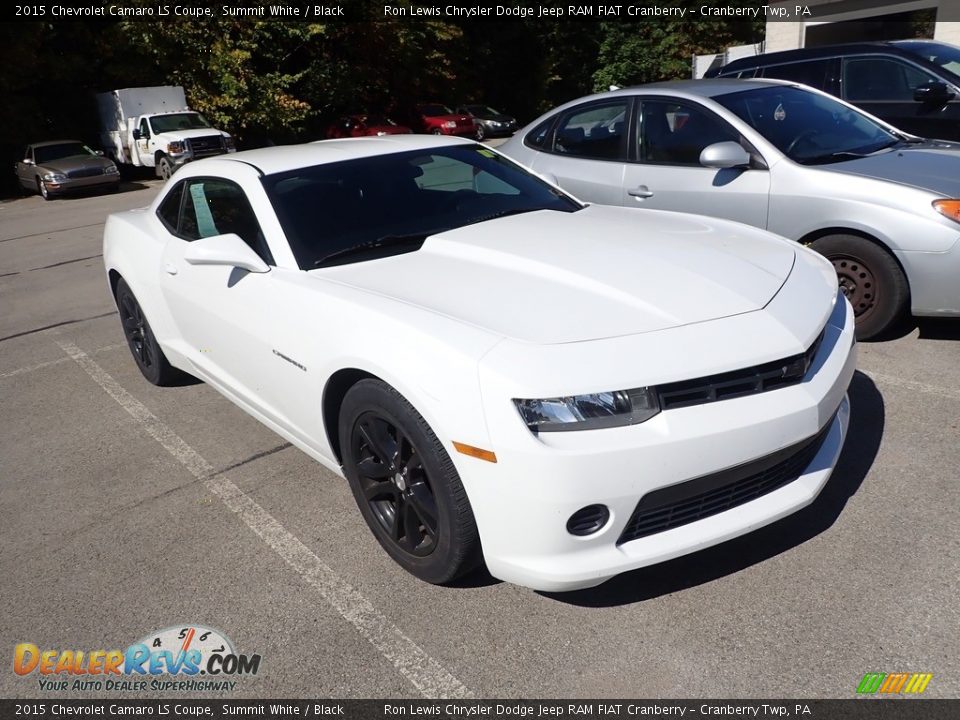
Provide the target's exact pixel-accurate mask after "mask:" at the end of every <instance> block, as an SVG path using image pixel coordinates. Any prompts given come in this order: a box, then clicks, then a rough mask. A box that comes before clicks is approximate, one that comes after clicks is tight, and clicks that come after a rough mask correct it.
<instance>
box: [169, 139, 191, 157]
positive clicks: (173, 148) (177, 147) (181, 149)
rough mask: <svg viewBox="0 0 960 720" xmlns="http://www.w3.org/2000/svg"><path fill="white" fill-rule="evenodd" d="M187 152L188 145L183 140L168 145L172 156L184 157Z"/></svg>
mask: <svg viewBox="0 0 960 720" xmlns="http://www.w3.org/2000/svg"><path fill="white" fill-rule="evenodd" d="M186 151H187V144H186V143H185V142H184V141H183V140H174V141H173V142H172V143H168V144H167V152H168V153H170V154H171V155H182V154H183V153H185V152H186Z"/></svg>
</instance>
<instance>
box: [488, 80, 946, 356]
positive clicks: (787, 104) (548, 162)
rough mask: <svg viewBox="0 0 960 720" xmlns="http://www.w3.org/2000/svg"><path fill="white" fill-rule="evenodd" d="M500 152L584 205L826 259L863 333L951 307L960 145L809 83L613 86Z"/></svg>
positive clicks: (550, 117) (557, 112) (537, 124)
mask: <svg viewBox="0 0 960 720" xmlns="http://www.w3.org/2000/svg"><path fill="white" fill-rule="evenodd" d="M498 149H499V150H501V151H502V152H504V153H505V154H506V155H508V156H510V157H512V158H513V159H515V160H517V161H518V162H520V163H522V164H523V165H526V166H527V167H529V168H531V169H533V170H534V171H536V172H538V173H540V174H541V175H543V176H544V177H546V178H547V179H548V180H550V181H552V182H554V183H556V184H557V185H559V186H561V187H563V188H564V189H565V190H567V191H569V192H571V193H573V194H574V195H577V196H578V197H580V198H581V199H582V200H587V201H590V202H595V203H599V204H607V205H625V206H628V207H636V208H656V209H660V210H679V211H683V212H696V213H702V214H704V215H712V216H715V217H722V218H728V219H732V220H738V221H740V222H743V223H747V224H750V225H755V226H757V227H761V228H766V229H768V230H771V231H773V232H775V233H778V234H779V235H783V236H785V237H788V238H791V239H793V240H796V241H798V242H801V243H804V244H806V245H810V246H811V247H812V248H814V249H815V250H817V251H819V252H820V253H822V254H823V255H825V256H826V257H828V258H829V259H830V260H831V261H832V262H833V265H834V267H835V268H836V270H837V274H838V275H839V277H840V284H841V287H842V289H843V291H844V293H845V294H846V295H847V297H848V298H849V299H850V302H851V303H852V304H853V307H854V311H855V313H856V317H857V334H858V336H859V337H861V338H868V337H872V336H875V335H878V334H880V333H882V332H884V331H885V330H887V329H888V328H890V326H891V325H893V324H894V323H895V322H896V321H897V320H898V319H899V318H900V317H901V316H902V315H904V314H906V313H907V312H908V311H909V312H911V313H912V314H914V315H929V316H960V279H958V278H960V144H957V143H947V142H943V141H933V140H924V139H921V138H916V137H913V136H911V135H908V134H905V133H902V132H900V131H898V130H896V129H895V128H893V127H892V126H890V125H888V124H886V123H884V122H883V121H881V120H878V119H876V118H874V117H873V116H871V115H867V114H865V113H863V112H861V111H859V110H857V109H856V108H854V107H853V106H851V105H848V104H847V103H844V102H842V101H839V100H837V99H835V98H833V97H831V96H829V95H826V94H824V93H821V92H819V91H816V90H812V89H810V88H807V87H805V86H802V85H796V84H793V83H785V82H779V81H770V80H728V79H721V80H699V81H676V82H668V83H657V84H653V85H645V86H642V87H636V88H629V89H624V90H617V91H613V92H609V93H602V94H599V95H593V96H590V97H586V98H581V99H579V100H575V101H573V102H570V103H567V104H566V105H563V106H561V107H559V108H556V109H554V110H552V111H550V112H549V113H547V114H545V115H543V116H542V117H540V118H538V119H537V120H535V121H534V122H533V123H531V124H530V125H529V126H527V127H526V128H524V129H523V130H521V131H520V132H518V133H517V134H516V135H515V136H514V137H513V138H512V139H511V140H509V141H507V142H506V143H505V144H503V145H501V146H500V147H499V148H498ZM641 280H642V279H640V278H638V281H641Z"/></svg>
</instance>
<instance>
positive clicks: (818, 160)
mask: <svg viewBox="0 0 960 720" xmlns="http://www.w3.org/2000/svg"><path fill="white" fill-rule="evenodd" d="M900 142H901V141H900V140H891V141H890V142H889V143H886V144H884V145H881V146H880V147H878V148H874V149H873V150H871V151H870V152H857V151H856V150H838V151H837V152H832V153H827V154H826V155H815V156H813V157H811V158H806V159H805V160H804V161H803V162H804V164H806V165H819V164H822V163H828V162H830V161H831V160H840V159H853V160H856V159H859V158H865V157H870V156H872V155H876V154H877V153H879V152H882V151H883V150H889V149H890V148H892V147H895V146H896V145H899V144H900Z"/></svg>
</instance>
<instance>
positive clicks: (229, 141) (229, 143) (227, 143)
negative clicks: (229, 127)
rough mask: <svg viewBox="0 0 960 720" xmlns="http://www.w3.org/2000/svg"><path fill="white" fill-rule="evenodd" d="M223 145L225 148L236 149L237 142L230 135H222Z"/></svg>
mask: <svg viewBox="0 0 960 720" xmlns="http://www.w3.org/2000/svg"><path fill="white" fill-rule="evenodd" d="M223 146H224V147H225V148H226V149H227V150H236V149H237V144H236V143H235V142H234V141H233V138H232V137H224V138H223Z"/></svg>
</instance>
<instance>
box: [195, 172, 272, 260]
mask: <svg viewBox="0 0 960 720" xmlns="http://www.w3.org/2000/svg"><path fill="white" fill-rule="evenodd" d="M185 186H186V194H185V196H184V199H183V211H182V213H181V217H180V235H181V237H183V238H185V239H187V240H199V239H200V238H205V237H212V236H214V235H226V234H228V233H234V234H236V235H239V236H240V238H241V239H242V240H243V241H244V242H245V243H247V245H249V246H250V247H251V248H253V249H254V250H255V251H256V252H257V254H258V255H260V257H261V258H263V260H264V261H266V262H267V263H271V264H272V258H271V257H270V252H269V250H268V249H267V246H266V241H265V239H264V237H263V233H261V232H260V224H259V223H258V222H257V217H256V215H255V214H254V212H253V208H251V207H250V203H249V201H248V200H247V196H246V195H245V194H244V192H243V190H241V189H240V187H239V186H238V185H236V184H235V183H232V182H230V181H229V180H222V179H220V178H201V179H196V180H189V181H187V182H186V183H185Z"/></svg>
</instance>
